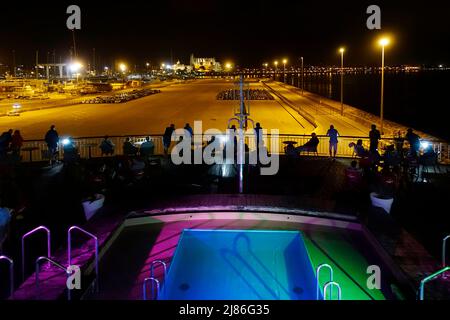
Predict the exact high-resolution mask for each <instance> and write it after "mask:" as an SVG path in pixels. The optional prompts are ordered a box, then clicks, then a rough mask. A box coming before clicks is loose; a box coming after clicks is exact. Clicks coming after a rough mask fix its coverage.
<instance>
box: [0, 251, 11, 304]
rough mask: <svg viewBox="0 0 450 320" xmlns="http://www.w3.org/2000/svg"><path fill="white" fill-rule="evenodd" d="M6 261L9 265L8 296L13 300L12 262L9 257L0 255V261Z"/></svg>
mask: <svg viewBox="0 0 450 320" xmlns="http://www.w3.org/2000/svg"><path fill="white" fill-rule="evenodd" d="M2 260H3V261H6V262H7V263H8V264H9V296H10V298H14V260H13V259H11V258H10V257H7V256H4V255H0V261H2Z"/></svg>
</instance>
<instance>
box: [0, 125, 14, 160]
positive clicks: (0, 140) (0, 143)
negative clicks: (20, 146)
mask: <svg viewBox="0 0 450 320" xmlns="http://www.w3.org/2000/svg"><path fill="white" fill-rule="evenodd" d="M12 133H13V129H9V130H8V131H5V132H3V133H2V135H1V136H0V157H1V158H3V157H6V154H7V152H8V151H9V148H10V144H11V141H12Z"/></svg>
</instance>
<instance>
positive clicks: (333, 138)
mask: <svg viewBox="0 0 450 320" xmlns="http://www.w3.org/2000/svg"><path fill="white" fill-rule="evenodd" d="M327 136H328V137H330V146H329V152H330V158H331V157H332V158H333V159H335V158H336V152H337V146H338V136H339V132H338V131H337V130H336V129H335V128H334V126H333V125H330V129H328V131H327Z"/></svg>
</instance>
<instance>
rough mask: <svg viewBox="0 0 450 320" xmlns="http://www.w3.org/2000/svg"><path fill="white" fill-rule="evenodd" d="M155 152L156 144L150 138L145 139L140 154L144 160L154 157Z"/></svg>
mask: <svg viewBox="0 0 450 320" xmlns="http://www.w3.org/2000/svg"><path fill="white" fill-rule="evenodd" d="M154 150H155V144H154V143H153V141H152V140H150V137H146V138H145V142H144V143H142V144H141V149H140V154H141V156H142V157H144V158H148V157H149V156H152V155H153V153H154Z"/></svg>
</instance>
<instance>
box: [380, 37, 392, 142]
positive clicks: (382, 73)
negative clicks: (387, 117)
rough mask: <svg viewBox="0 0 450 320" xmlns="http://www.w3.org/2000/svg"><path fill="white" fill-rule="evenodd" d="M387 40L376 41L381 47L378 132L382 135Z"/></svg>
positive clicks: (388, 41) (388, 40)
mask: <svg viewBox="0 0 450 320" xmlns="http://www.w3.org/2000/svg"><path fill="white" fill-rule="evenodd" d="M389 43H390V39H389V38H381V39H380V40H378V44H379V45H380V46H381V99H380V130H381V134H383V120H384V105H383V100H384V47H386V46H387V45H389Z"/></svg>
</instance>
